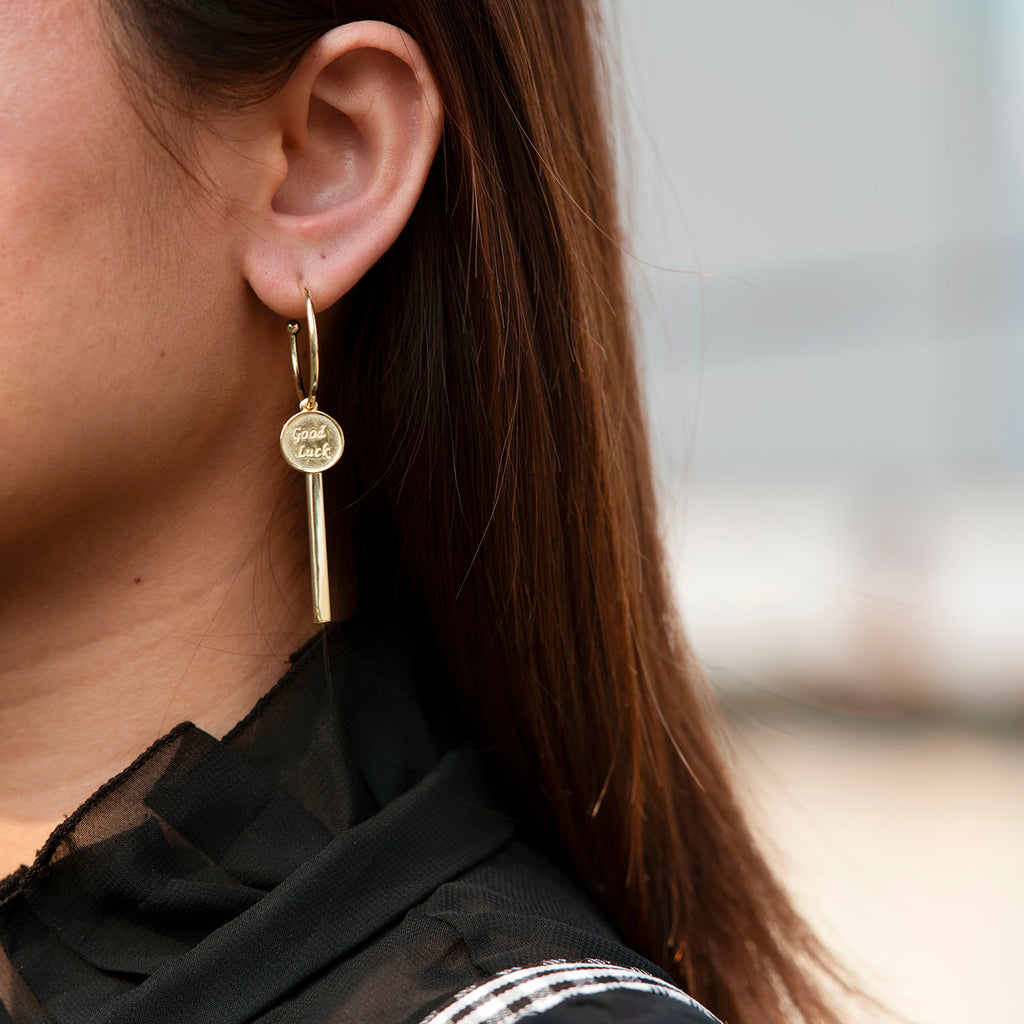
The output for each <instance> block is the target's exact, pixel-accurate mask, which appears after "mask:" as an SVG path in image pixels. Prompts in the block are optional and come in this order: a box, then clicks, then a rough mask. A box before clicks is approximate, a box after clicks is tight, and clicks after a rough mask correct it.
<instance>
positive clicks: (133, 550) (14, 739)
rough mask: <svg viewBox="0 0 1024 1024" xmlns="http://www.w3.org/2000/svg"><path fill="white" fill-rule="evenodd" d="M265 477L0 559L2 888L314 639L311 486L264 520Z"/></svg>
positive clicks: (337, 558)
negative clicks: (132, 777) (94, 804)
mask: <svg viewBox="0 0 1024 1024" xmlns="http://www.w3.org/2000/svg"><path fill="white" fill-rule="evenodd" d="M268 469H269V467H263V472H262V473H261V472H259V467H258V466H257V467H254V470H255V471H254V472H253V473H252V474H251V477H252V478H251V479H249V480H244V479H235V480H233V481H232V484H233V486H232V487H230V488H228V487H223V488H221V487H212V488H211V487H198V486H197V487H195V488H194V489H193V495H192V497H191V499H189V498H186V497H185V496H184V495H182V496H180V500H178V501H176V502H166V501H165V502H160V503H158V502H156V501H152V502H150V503H149V504H148V507H141V506H140V507H139V508H138V509H135V510H128V511H127V512H126V511H125V510H121V511H120V514H117V513H113V514H105V513H104V512H102V511H101V512H100V513H99V514H94V515H91V516H88V517H85V516H82V517H79V518H77V519H76V520H75V523H74V525H75V533H74V535H67V536H64V535H62V536H61V537H60V538H59V539H58V541H57V542H54V543H49V544H48V543H45V538H43V541H44V543H28V542H23V543H21V544H18V545H10V546H9V547H7V548H0V580H2V581H3V582H2V587H3V590H2V594H0V652H2V654H0V876H3V875H5V874H7V873H8V872H10V871H12V870H14V869H15V868H17V867H18V866H19V865H20V864H22V863H30V862H31V861H32V859H34V856H35V852H36V850H38V848H39V847H40V846H41V845H42V844H43V842H44V841H45V840H46V838H47V836H48V835H49V833H50V831H52V829H53V828H54V827H55V826H56V825H57V824H58V823H59V822H60V821H61V820H62V818H63V817H64V816H66V815H67V814H69V813H70V812H71V811H73V810H74V809H75V808H76V807H77V806H78V805H79V804H80V803H81V802H82V801H83V800H85V799H86V798H87V797H88V796H89V795H90V794H91V793H92V792H93V791H94V790H95V789H96V788H97V787H98V786H99V785H101V784H102V783H103V782H105V781H106V780H107V779H109V778H110V777H111V776H113V775H114V774H116V773H117V772H118V771H120V770H121V769H122V768H123V767H125V766H126V765H127V764H129V763H130V762H131V761H132V760H133V759H134V758H135V757H136V756H137V755H138V754H140V753H141V752H142V751H144V750H145V749H146V748H147V747H148V746H149V745H150V744H151V743H152V742H153V741H154V740H156V739H158V738H159V737H160V736H162V735H163V734H164V733H165V732H167V731H168V729H170V728H171V727H173V726H174V725H175V724H177V723H178V722H180V721H185V720H189V721H192V722H194V723H195V724H196V725H198V726H199V727H200V728H202V729H205V730H206V731H207V732H209V733H211V734H212V735H214V736H221V735H223V734H224V733H225V732H227V731H228V730H229V729H230V728H231V727H232V726H233V725H234V724H235V723H236V722H237V721H238V720H239V719H240V718H242V717H243V716H244V715H245V714H246V713H247V712H248V710H249V709H250V708H251V707H252V705H253V704H254V703H255V702H256V700H257V699H258V698H259V697H260V696H261V695H262V694H263V693H265V692H266V691H267V690H268V689H269V688H270V687H271V686H272V685H273V684H274V682H275V681H276V680H277V679H278V678H279V677H280V676H281V674H282V672H283V669H284V666H285V664H286V663H287V658H288V655H289V654H290V653H291V652H292V651H294V650H295V649H296V648H297V647H298V646H299V645H300V644H301V643H302V642H303V641H305V640H306V639H308V638H309V637H310V636H312V635H313V633H314V632H315V630H316V628H317V627H316V625H315V623H314V622H313V617H312V611H311V604H310V597H309V588H308V564H307V558H308V546H307V540H306V537H305V532H304V530H305V511H304V509H303V508H302V506H301V496H302V482H301V479H299V477H298V474H295V475H294V479H291V480H290V483H292V484H294V487H293V488H292V491H291V492H289V497H288V500H287V501H286V502H284V503H281V502H278V503H277V506H278V507H277V510H276V511H275V512H273V513H272V514H270V515H269V517H268V512H267V510H268V509H271V508H274V507H275V501H274V493H275V491H276V492H277V493H279V492H280V487H281V485H282V479H283V478H282V475H280V474H279V473H278V472H276V469H275V470H273V471H268ZM284 486H288V485H287V484H284ZM261 488H262V490H263V491H264V492H265V493H263V494H260V490H261ZM242 495H244V496H245V500H241V497H240V496H242ZM107 511H108V512H109V511H110V510H107ZM268 519H269V521H268ZM331 555H332V562H333V563H334V565H335V584H336V597H335V602H334V603H335V609H334V611H335V618H345V617H347V615H349V614H351V612H352V611H354V609H355V592H354V587H353V586H352V578H353V577H352V574H351V572H350V571H348V569H349V559H348V557H347V556H348V552H346V551H333V550H332V552H331ZM339 583H341V584H343V585H342V586H340V587H338V586H337V584H339Z"/></svg>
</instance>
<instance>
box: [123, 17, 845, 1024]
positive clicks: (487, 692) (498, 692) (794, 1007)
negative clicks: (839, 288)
mask: <svg viewBox="0 0 1024 1024" xmlns="http://www.w3.org/2000/svg"><path fill="white" fill-rule="evenodd" d="M108 3H109V4H110V9H111V10H112V11H113V12H114V13H115V14H116V15H117V34H118V36H119V38H120V43H119V49H120V50H121V54H122V56H123V57H125V59H127V60H128V61H129V62H130V60H131V54H132V52H133V49H137V48H138V47H139V46H143V45H144V46H145V47H146V51H147V55H148V59H150V60H152V59H154V58H155V59H156V61H157V62H158V64H161V65H162V66H164V67H165V68H166V70H167V79H168V81H169V82H171V83H173V84H174V85H175V86H176V88H177V89H178V90H179V95H182V96H184V97H185V98H190V99H191V101H192V102H194V103H199V102H200V101H201V102H202V103H208V102H210V97H216V99H215V100H214V101H213V102H215V103H216V102H219V103H221V104H223V105H230V104H231V103H237V102H240V101H247V100H254V99H257V98H259V97H261V96H264V95H268V94H270V93H272V92H273V90H274V88H275V87H276V86H277V85H278V84H279V83H280V82H281V81H282V80H283V78H284V77H285V76H287V74H288V73H289V72H290V71H291V69H292V68H293V67H294V66H295V64H296V62H297V61H298V59H299V57H300V56H301V54H302V53H303V51H304V50H305V48H306V47H307V46H308V45H309V44H310V43H311V42H312V41H313V40H314V39H316V38H317V37H318V36H319V35H320V34H322V33H323V32H325V31H327V30H328V29H330V28H331V27H333V26H334V25H335V24H338V23H341V22H347V21H355V20H360V19H363V18H370V19H374V20H385V21H389V22H392V23H394V24H396V25H398V26H399V27H400V28H402V29H404V30H405V31H407V32H408V33H409V34H410V35H411V36H412V37H413V38H414V39H416V40H417V42H418V43H419V44H420V46H421V47H422V49H423V50H424V52H425V53H426V55H427V58H428V59H429V61H430V62H431V65H432V67H433V70H434V74H435V77H436V80H437V83H438V86H439V88H440V91H441V95H442V98H443V101H444V104H445V127H444V138H443V141H442V145H441V151H440V152H439V154H438V156H437V159H436V160H435V163H434V166H433V169H432V171H431V173H430V177H429V179H428V181H427V185H426V188H425V191H424V194H423V195H422V197H421V199H420V202H419V204H418V206H417V207H416V210H415V211H414V213H413V216H412V219H411V220H410V222H409V224H408V225H407V227H406V229H405V230H404V232H403V233H402V235H401V236H400V237H399V239H398V241H397V242H396V243H395V244H394V245H393V246H392V248H391V249H390V250H389V251H388V253H387V254H386V255H385V256H384V258H383V259H381V260H380V261H379V262H378V263H377V264H376V265H375V266H374V267H373V268H372V270H371V271H370V273H369V274H368V275H367V276H366V277H365V278H364V279H363V280H362V281H361V282H360V284H359V285H358V287H357V289H356V290H355V291H354V292H352V293H351V294H350V295H349V296H348V297H347V300H346V312H345V325H344V332H343V336H342V337H339V338H338V339H336V343H335V344H334V346H333V348H334V349H335V351H332V356H331V364H332V365H333V366H334V367H335V373H334V377H333V380H331V379H328V380H325V382H324V384H323V386H322V393H323V392H328V393H329V390H330V389H331V388H333V390H334V395H333V397H332V398H331V399H330V405H331V408H336V409H338V410H344V418H345V426H346V433H347V434H348V436H349V437H350V438H351V439H352V441H351V446H350V450H349V453H348V454H347V455H346V460H347V462H346V463H345V466H346V467H348V468H347V469H346V473H347V475H343V474H339V476H342V477H343V486H344V488H345V489H346V490H345V493H344V494H343V495H339V498H340V499H341V501H339V500H338V499H336V500H335V503H334V504H333V506H332V507H334V508H339V507H341V503H342V502H348V504H349V509H348V511H347V512H346V513H345V514H346V516H348V517H349V518H350V523H351V526H352V529H353V530H354V531H355V536H356V548H357V551H358V552H359V555H360V558H361V567H360V600H361V602H362V603H363V604H364V605H365V604H371V605H373V604H376V605H378V606H379V605H385V606H387V607H389V608H391V609H393V610H395V612H396V614H400V615H401V616H403V618H404V620H405V621H406V622H407V623H408V624H409V625H410V627H411V628H420V629H423V630H424V631H429V633H430V634H431V635H432V636H433V637H434V639H435V641H436V643H437V645H438V646H439V648H440V651H441V654H442V656H443V658H444V660H445V662H446V664H447V667H448V670H449V671H450V673H451V676H452V679H453V681H454V684H455V686H456V687H457V690H458V693H459V696H460V699H461V701H462V704H463V706H464V708H465V711H466V714H467V717H468V718H469V720H470V721H471V722H472V724H473V726H474V728H475V731H476V735H477V737H478V739H479V741H480V743H481V745H482V746H484V747H485V748H486V749H487V750H488V751H489V753H490V755H491V757H492V760H493V763H494V764H495V765H496V767H497V769H498V771H499V773H500V775H501V777H502V778H503V779H504V781H505V783H506V785H507V789H508V791H509V793H511V794H514V795H515V797H516V799H517V800H518V804H519V811H520V813H521V814H522V816H523V819H524V821H525V822H526V824H527V827H528V828H529V829H530V830H531V832H532V833H533V834H534V835H535V836H539V837H543V836H545V835H547V834H550V835H556V836H557V837H558V840H557V846H558V849H559V851H560V852H561V855H563V856H564V857H566V858H567V859H568V861H569V862H570V863H571V865H572V866H573V868H574V869H575V871H576V872H577V873H578V875H579V876H580V877H581V879H582V880H583V882H584V883H585V884H586V885H587V887H588V888H589V890H590V891H591V893H592V894H593V895H594V896H595V898H596V899H597V900H598V901H599V903H600V904H601V905H602V906H603V907H604V908H605V909H606V911H607V912H608V914H609V915H610V916H611V918H612V919H613V920H614V921H615V922H616V924H617V925H618V927H619V928H620V929H621V931H622V933H623V935H624V937H625V938H626V939H627V941H628V942H629V943H630V944H631V945H633V946H634V947H635V948H636V949H637V950H638V951H640V952H642V953H643V954H644V955H646V956H647V957H648V958H650V959H651V960H653V961H654V962H656V963H658V964H660V965H661V966H662V967H664V968H665V969H666V970H667V971H669V973H670V974H671V975H672V976H673V977H674V978H676V979H677V980H678V982H679V983H680V984H681V985H682V986H683V987H684V988H685V989H686V990H687V991H689V992H690V993H691V994H692V995H693V996H694V997H695V998H697V999H698V1000H700V1001H701V1002H703V1003H704V1004H705V1005H706V1006H708V1007H709V1008H710V1009H711V1010H712V1011H713V1012H714V1013H716V1014H717V1015H718V1016H719V1017H721V1018H722V1019H723V1020H724V1021H727V1022H728V1024H790V1022H793V1021H795V1020H802V1021H805V1022H812V1021H813V1022H833V1024H835V1022H837V1021H838V1017H837V1016H836V1014H835V1012H834V1011H833V1010H832V1009H830V1005H829V999H828V997H827V996H826V995H825V992H826V991H827V990H829V989H831V988H832V986H833V985H837V986H839V987H840V988H844V987H846V986H845V983H844V982H843V980H842V977H841V974H840V972H839V970H838V969H837V968H836V967H835V966H834V965H833V964H832V962H831V961H830V960H829V957H828V956H827V954H826V953H825V952H824V950H823V949H822V948H821V947H820V945H819V944H818V942H817V940H816V939H815V937H814V936H813V935H812V933H811V932H810V931H809V930H808V928H807V927H806V926H805V925H804V923H803V922H802V920H801V919H800V917H799V916H798V915H797V913H796V912H795V911H794V909H793V908H792V906H791V904H790V902H789V899H788V897H787V896H786V894H785V893H784V891H783V889H782V888H781V887H780V885H779V884H778V883H777V881H776V879H775V877H774V876H773V874H772V872H771V870H770V869H769V868H768V866H767V865H766V863H765V861H764V860H763V859H762V857H761V855H760V853H759V852H758V850H757V848H756V846H755V843H754V841H753V839H752V837H751V834H750V832H749V831H748V828H747V825H746V823H745V821H744V818H743V815H742V813H741V811H740V809H739V807H738V804H737V801H736V798H735V796H734V793H733V789H732V786H731V784H730V781H729V777H728V772H727V770H726V768H725V765H724V763H723V760H722V758H721V756H720V754H719V752H718V750H717V746H716V742H715V739H714V736H713V733H712V730H711V728H710V725H709V722H708V718H707V715H706V713H705V708H704V703H703V681H702V679H701V676H700V671H699V669H698V667H697V665H696V663H695V661H694V660H693V659H692V658H691V657H690V656H689V654H688V650H687V646H686V643H685V640H684V638H683V636H682V633H681V629H680V626H679V623H678V619H677V613H676V610H675V609H674V607H673V603H672V598H671V595H670V591H669V585H668V582H667V578H666V570H665V561H664V558H663V553H662V549H661V544H660V540H659V533H658V524H657V515H656V506H655V498H654V490H653V486H652V470H651V463H650V455H649V448H648V439H647V433H646V426H645V421H644V414H643V404H642V399H641V395H640V392H639V385H638V374H637V367H636V359H635V352H634V340H633V337H632V334H631V315H630V312H629V304H628V298H627V294H626V285H625V276H624V268H623V253H622V247H621V242H620V234H619V231H620V229H619V222H618V214H617V210H616V201H615V184H614V175H613V166H612V155H611V151H610V140H609V131H608V123H609V119H608V116H607V111H606V108H605V105H604V102H603V99H602V89H601V84H602V79H603V76H602V75H601V74H600V70H601V69H600V66H599V63H598V61H599V55H600V50H599V48H598V46H597V44H596V39H595V36H596V32H597V29H598V21H599V18H598V11H597V6H598V5H597V3H596V2H593V3H592V2H587V0H559V2H558V3H549V2H548V0H337V2H334V3H328V2H326V0H232V2H228V0H219V2H218V0H147V2H145V3H142V2H141V0H108ZM210 40H216V45H215V46H212V45H211V43H210ZM126 44H127V46H126ZM190 93H191V96H190V95H189V94H190ZM325 343H326V344H330V339H328V340H327V341H326V342H325ZM417 622H418V625H417Z"/></svg>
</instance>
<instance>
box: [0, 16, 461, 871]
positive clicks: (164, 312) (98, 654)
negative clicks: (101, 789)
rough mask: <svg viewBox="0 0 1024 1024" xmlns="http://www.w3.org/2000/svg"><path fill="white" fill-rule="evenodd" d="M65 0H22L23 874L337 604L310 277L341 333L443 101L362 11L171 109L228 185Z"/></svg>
mask: <svg viewBox="0 0 1024 1024" xmlns="http://www.w3.org/2000/svg"><path fill="white" fill-rule="evenodd" d="M46 8H47V9H46V17H43V16H42V14H41V8H40V7H39V5H38V3H36V0H4V3H3V4H2V5H0V67H2V68H3V69H4V71H3V75H2V76H0V468H2V472H0V875H2V874H6V873H7V872H9V871H11V870H13V869H15V868H16V867H17V866H18V865H19V864H21V863H29V862H31V860H32V859H33V857H34V855H35V851H36V850H37V849H38V848H39V847H40V846H41V845H42V843H43V842H44V841H45V839H46V837H47V836H48V834H49V833H50V831H51V830H52V829H53V827H54V826H55V825H57V824H58V823H59V822H60V820H61V819H62V818H63V817H64V816H65V815H67V814H68V813H70V812H71V811H73V810H74V809H75V808H76V807H77V806H78V805H79V804H80V803H81V802H82V801H83V800H84V799H86V798H87V797H88V796H89V795H90V794H91V793H92V792H93V791H94V790H95V789H96V787H97V786H99V785H100V784H102V783H103V782H104V781H106V780H107V779H108V778H110V777H111V776H112V775H113V774H116V772H118V771H119V770H121V769H122V768H123V767H124V766H125V765H126V764H128V763H129V762H130V761H131V760H132V759H133V758H134V757H135V756H137V755H138V754H139V753H141V752H142V751H143V750H144V749H145V748H146V747H147V746H149V745H150V743H152V742H153V741H154V740H156V739H157V738H159V737H160V736H161V735H163V734H164V733H165V732H166V731H167V730H168V729H169V728H171V727H172V726H173V725H175V724H176V723H177V722H179V721H185V720H191V721H193V722H195V723H196V724H197V725H199V726H200V727H201V728H203V729H206V730H207V731H208V732H210V733H211V734H213V735H222V734H223V733H225V732H226V731H228V730H229V729H230V728H231V727H232V726H233V725H234V724H235V723H236V722H237V721H238V720H239V719H240V718H241V717H242V716H243V715H244V714H245V713H246V712H247V711H248V710H249V709H250V708H251V707H252V705H253V704H254V703H255V701H256V700H257V699H258V698H259V696H260V695H261V694H262V693H264V692H265V691H266V690H267V689H269V688H270V687H271V686H272V685H273V684H274V682H275V681H276V680H277V679H278V678H279V677H280V675H281V674H282V671H283V668H284V665H285V662H286V659H287V655H288V654H289V653H290V652H291V651H292V650H294V649H295V648H296V647H298V646H299V645H300V644H301V643H302V642H304V641H305V640H306V639H307V638H308V637H310V636H311V635H313V633H314V632H315V630H316V626H315V624H314V622H313V618H312V611H311V603H310V596H309V582H308V572H309V570H308V551H307V541H306V536H305V512H304V507H303V505H304V500H305V499H304V489H303V484H302V479H301V476H300V474H298V473H296V472H295V471H294V470H292V469H290V468H289V467H288V466H286V465H285V464H284V462H283V460H282V458H281V455H280V450H279V448H278V441H277V438H278V434H279V432H280V429H281V425H282V424H283V422H284V421H285V419H287V417H288V416H289V415H291V413H293V412H294V411H296V409H297V406H296V398H295V394H294V391H293V385H292V380H291V373H290V368H289V361H288V348H287V334H286V333H285V330H284V327H285V322H286V321H287V320H288V319H289V318H296V319H300V318H302V317H303V316H304V303H303V297H302V292H301V288H300V282H302V281H305V282H306V283H307V284H308V287H309V289H310V292H311V294H312V296H313V300H314V305H315V308H316V310H317V311H318V314H319V317H318V319H319V322H320V326H321V331H322V332H323V333H327V332H326V331H325V327H326V326H327V325H329V324H330V322H331V318H332V314H331V312H330V308H331V307H332V306H334V304H335V303H337V302H338V300H339V299H340V298H341V297H342V296H343V295H345V294H346V292H347V291H348V290H349V289H350V288H351V287H352V286H353V285H354V284H355V282H356V281H358V280H359V278H360V277H361V276H362V275H363V274H364V273H365V272H366V270H367V269H368V268H369V267H370V266H371V265H372V264H373V263H374V262H375V261H376V260H377V259H378V258H379V257H380V255H381V254H382V253H383V252H384V251H385V250H386V249H387V248H388V247H389V246H390V245H391V243H392V242H393V241H394V239H395V238H396V237H397V235H398V233H399V232H400V231H401V229H402V227H403V226H404V224H405V223H406V221H407V219H408V217H409V214H410V213H411V211H412V208H413V206H414V205H415V203H416V200H417V199H418V197H419V194H420V192H421V190H422V187H423V183H424V181H425V179H426V175H427V171H428V170H429V167H430V164H431V162H432V160H433V157H434V154H435V152H436V148H437V145H438V142H439V139H440V133H441V124H442V113H441V103H440V99H439V96H438V92H437V88H436V86H435V84H434V82H433V79H432V77H431V74H430V70H429V68H428V66H427V64H426V62H425V60H424V57H423V55H422V53H421V51H420V50H419V48H418V47H417V45H416V44H415V42H414V41H413V40H411V39H410V38H409V37H408V36H407V35H405V34H404V33H402V32H400V31H399V30H398V29H396V28H394V27H393V26H389V25H384V24H382V23H379V22H360V23H356V24H352V25H346V26H342V27H340V28H337V29H334V30H332V31H331V32H329V33H327V34H326V35H325V36H324V37H322V38H321V39H320V40H319V41H317V42H316V43H315V44H314V45H313V46H312V47H311V48H310V50H309V51H308V52H307V54H306V56H305V58H304V59H303V61H302V63H301V65H300V66H299V68H298V69H297V70H296V71H295V73H294V74H293V75H292V77H291V78H290V79H289V81H288V82H287V84H286V85H285V86H284V87H283V88H282V89H281V91H280V92H279V93H278V94H277V95H276V96H274V97H273V98H272V99H270V100H269V101H267V102H266V103H264V104H263V105H261V106H260V107H258V108H256V109H251V110H246V111H245V112H244V113H243V114H237V113H235V114H232V113H213V114H211V116H210V117H209V118H208V119H206V118H204V121H203V124H202V125H187V124H183V123H177V122H175V121H174V120H173V119H172V120H168V121H165V122H163V124H164V126H165V127H166V128H168V129H169V130H170V131H171V132H172V134H173V135H174V136H175V137H177V138H179V139H180V140H181V141H182V143H183V149H182V151H183V152H187V153H188V154H189V159H190V160H192V161H193V164H194V166H193V169H194V170H195V171H196V178H197V179H198V180H199V181H200V182H201V183H202V185H201V187H200V186H199V185H197V183H196V181H195V180H191V179H189V178H188V177H187V176H186V175H184V174H182V172H181V171H180V169H179V168H178V167H177V166H176V165H175V163H174V162H173V161H172V160H171V158H170V157H169V156H168V155H167V153H166V152H165V151H164V150H163V149H162V148H161V147H159V146H158V145H157V144H156V143H155V141H154V139H153V137H152V134H151V133H150V132H149V131H148V130H147V128H146V127H145V125H144V124H143V123H142V122H141V121H140V119H139V117H138V115H137V113H136V111H135V108H134V107H133V104H132V99H131V97H130V96H129V95H128V93H127V91H126V88H125V86H124V84H123V82H122V79H121V77H120V75H119V73H118V70H117V68H116V67H115V65H114V63H113V61H112V58H111V56H110V51H109V46H108V45H107V40H106V37H105V35H104V30H103V28H102V26H101V25H100V23H99V20H98V17H97V14H96V9H95V6H94V3H93V2H92V0H50V3H48V4H47V5H46ZM154 73H155V72H154ZM168 117H170V115H168ZM340 326H341V327H342V330H341V331H340V336H341V343H343V339H344V330H343V325H340ZM330 357H331V353H330V349H329V348H327V349H326V350H325V351H323V352H322V355H321V358H322V359H323V360H328V359H330ZM326 411H327V412H330V413H332V414H334V415H335V416H336V418H338V419H339V421H340V422H341V423H342V426H343V427H344V410H334V409H327V410H326ZM338 548H340V550H336V549H338ZM331 559H332V589H333V592H334V593H333V602H334V617H335V618H345V617H346V616H347V615H349V614H351V613H352V611H354V610H355V607H356V606H357V602H358V596H357V592H356V587H355V582H354V578H353V573H352V570H351V567H350V559H351V555H350V552H348V551H347V550H345V545H344V544H340V545H335V547H333V548H332V550H331Z"/></svg>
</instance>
